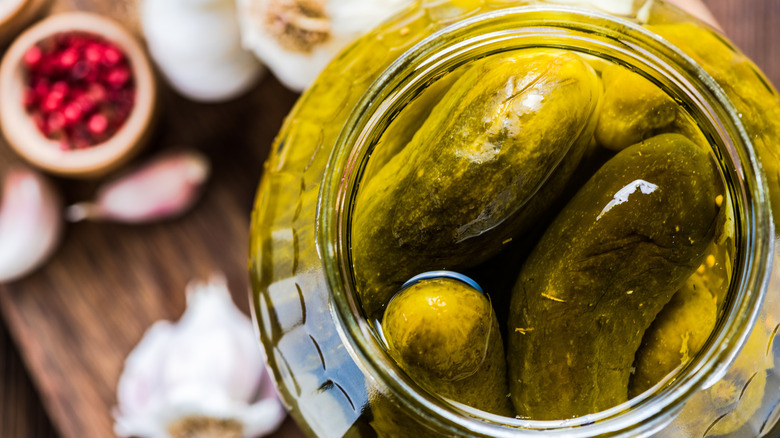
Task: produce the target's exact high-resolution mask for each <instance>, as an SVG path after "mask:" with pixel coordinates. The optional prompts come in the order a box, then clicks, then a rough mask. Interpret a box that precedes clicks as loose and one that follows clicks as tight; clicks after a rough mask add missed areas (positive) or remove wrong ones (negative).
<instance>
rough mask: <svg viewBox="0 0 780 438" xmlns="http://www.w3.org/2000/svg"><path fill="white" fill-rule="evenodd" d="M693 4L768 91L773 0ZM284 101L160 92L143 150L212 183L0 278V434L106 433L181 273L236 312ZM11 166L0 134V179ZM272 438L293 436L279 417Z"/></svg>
mask: <svg viewBox="0 0 780 438" xmlns="http://www.w3.org/2000/svg"><path fill="white" fill-rule="evenodd" d="M705 2H706V3H707V4H708V5H709V6H710V8H711V9H712V11H713V13H714V15H715V16H716V17H717V19H718V20H719V21H720V23H721V25H722V26H723V28H724V30H725V32H726V33H727V34H728V35H730V36H731V38H732V39H733V40H734V42H735V43H736V44H737V46H739V47H740V48H742V49H743V50H744V51H745V52H746V53H747V54H748V55H749V56H750V57H751V58H753V59H754V60H755V61H756V62H757V63H758V65H759V66H760V67H761V68H762V69H763V70H764V72H765V73H766V74H767V76H768V77H769V79H770V80H771V81H772V82H773V83H774V84H775V85H780V48H778V43H780V1H777V0H705ZM128 4H132V2H131V1H129V0H122V1H117V0H57V1H56V6H55V9H56V10H63V9H87V10H95V11H98V12H102V13H105V14H108V15H113V16H115V17H123V16H126V14H127V5H128ZM296 97H297V96H296V95H295V94H293V93H291V92H289V91H287V90H285V89H284V88H283V87H282V86H281V85H279V83H278V82H277V81H276V80H275V79H273V78H272V77H270V76H268V77H266V78H265V79H264V80H263V81H262V82H261V83H260V84H259V86H258V87H257V88H256V89H255V90H253V91H252V92H250V93H249V94H248V95H247V96H244V97H242V98H240V99H238V100H237V101H234V102H230V103H226V104H218V105H200V104H195V103H191V102H188V101H186V100H184V99H183V98H181V97H178V96H177V95H175V94H174V93H172V92H170V91H169V90H165V89H164V90H163V93H162V100H163V102H164V104H165V108H166V109H168V110H171V109H174V108H175V111H164V112H163V113H164V120H163V121H162V122H163V123H162V124H161V126H162V128H161V129H160V130H159V133H158V135H157V138H155V140H154V142H153V143H152V146H151V147H150V148H149V152H148V153H147V155H148V154H151V153H154V152H155V151H159V150H162V149H166V148H169V147H172V146H178V145H184V146H188V147H193V148H197V149H200V150H202V151H204V152H206V153H207V154H208V155H209V156H210V157H211V158H212V160H213V164H214V175H213V180H212V182H211V184H210V185H209V186H208V188H207V190H206V192H205V193H204V198H203V199H202V201H201V202H200V203H199V204H198V205H197V207H196V208H195V210H194V211H193V212H192V213H191V214H189V215H187V216H185V217H184V218H182V219H180V220H177V221H174V222H171V223H164V224H156V225H148V226H142V227H130V226H122V225H112V224H91V223H84V224H77V225H75V226H70V227H69V228H68V230H67V232H66V234H65V238H64V242H63V245H62V246H61V247H60V249H59V250H58V252H57V254H56V255H55V257H54V259H53V260H52V262H51V263H49V264H48V265H47V266H46V268H45V269H44V270H42V271H41V272H39V273H37V274H36V275H34V276H31V277H29V278H27V279H24V280H22V281H19V282H16V283H13V284H10V285H7V286H0V315H2V319H3V324H0V437H2V438H16V437H31V438H44V437H45V438H48V437H55V436H62V437H67V438H76V437H79V438H81V437H107V436H112V432H111V431H112V420H111V416H110V409H111V407H112V406H113V405H114V404H115V403H116V401H115V392H116V381H117V378H118V376H119V373H120V372H121V366H122V363H123V360H124V358H125V356H126V355H127V353H128V352H129V350H130V349H131V348H132V346H133V345H135V343H136V342H137V341H138V340H139V339H140V337H141V335H142V334H143V332H144V330H145V329H146V328H147V327H148V326H149V325H150V324H151V323H152V322H154V321H156V320H158V319H176V318H178V317H179V315H180V314H181V312H182V311H183V309H184V294H183V291H184V287H185V285H186V283H187V281H189V280H190V279H192V278H194V277H204V276H207V275H208V274H209V273H211V272H212V271H215V270H219V271H223V272H225V273H226V275H227V277H228V280H229V283H230V286H231V289H232V291H233V293H234V299H235V300H236V302H237V303H238V305H239V306H240V307H241V308H242V309H243V310H245V311H246V310H248V309H247V307H248V301H247V299H246V291H247V275H246V272H245V266H246V252H247V249H246V246H247V237H248V231H247V229H248V225H249V219H248V218H249V212H250V209H251V206H252V199H253V195H254V190H255V186H256V184H257V181H258V179H259V177H260V174H261V172H262V162H263V160H264V159H265V157H266V156H267V154H268V149H269V147H270V144H271V141H272V139H273V136H274V135H275V133H276V131H277V130H278V128H279V126H280V124H281V122H282V119H283V117H284V115H285V114H286V113H287V111H288V110H289V109H290V108H291V106H292V104H293V103H294V101H295V99H296ZM16 161H17V159H16V157H14V156H13V154H12V153H11V152H10V151H9V150H8V148H7V145H6V144H5V143H4V142H3V140H2V139H0V174H1V173H2V172H3V171H4V169H6V168H7V167H8V166H10V165H11V164H13V163H15V162H16ZM58 183H60V184H61V186H62V187H63V192H64V193H65V196H66V198H67V200H68V201H77V200H82V199H85V198H88V197H90V196H91V195H92V194H93V193H94V190H95V187H96V183H85V182H72V181H64V180H63V181H58ZM172 260H173V261H175V262H173V263H172V262H171V261H172ZM74 272H78V277H77V278H74V275H73V274H74ZM72 321H80V323H79V324H78V325H77V326H74V325H73V324H72V323H71V322H72ZM47 414H48V415H47ZM49 418H51V421H50V420H49ZM277 436H279V437H292V436H299V431H297V429H296V427H295V426H294V424H292V423H291V422H290V421H288V422H287V423H285V425H284V426H283V428H282V430H281V431H280V432H279V433H278V434H277Z"/></svg>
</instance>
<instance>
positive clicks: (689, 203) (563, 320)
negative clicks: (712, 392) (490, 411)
mask: <svg viewBox="0 0 780 438" xmlns="http://www.w3.org/2000/svg"><path fill="white" fill-rule="evenodd" d="M722 194H723V187H722V184H721V181H720V179H719V175H718V173H717V171H716V169H715V167H714V163H713V162H712V159H711V158H710V156H709V154H708V153H707V152H705V151H704V150H702V149H700V148H699V147H697V146H696V145H695V144H694V143H692V142H691V141H690V140H688V139H687V138H685V137H683V136H681V135H678V134H663V135H660V136H657V137H653V138H651V139H648V140H646V141H643V142H641V143H638V144H636V145H634V146H631V147H628V148H626V149H624V150H623V151H621V152H620V153H618V154H617V155H616V156H615V157H614V158H612V159H611V160H610V161H609V162H607V163H606V164H605V165H604V166H603V167H602V168H601V169H599V171H597V172H596V174H595V175H594V176H593V177H592V178H591V179H590V180H589V181H588V182H587V183H586V184H585V186H584V187H583V188H582V189H581V190H580V191H579V192H578V193H577V194H576V195H575V197H574V198H573V199H572V200H571V201H570V202H569V203H568V204H567V206H566V207H565V209H564V210H563V211H562V212H561V213H560V214H559V215H558V217H557V218H556V220H555V221H554V222H553V223H552V224H551V225H550V227H549V228H548V229H547V231H546V232H545V234H544V236H543V237H542V239H541V241H540V242H539V244H538V245H537V246H536V248H535V249H534V251H533V253H532V254H531V255H530V256H529V259H528V260H527V261H526V263H525V264H524V265H523V267H522V270H521V273H520V276H519V278H518V281H517V283H516V285H515V288H514V291H513V297H512V303H511V308H510V319H509V329H508V330H509V333H508V345H509V347H508V352H507V355H508V358H507V360H508V364H509V367H508V369H509V381H510V390H511V393H512V400H513V402H514V405H515V409H516V410H517V413H518V415H520V416H522V417H528V418H533V419H539V420H557V419H564V418H571V417H576V416H581V415H586V414H591V413H595V412H599V411H602V410H604V409H608V408H611V407H613V406H616V405H618V404H620V403H622V402H625V401H627V400H628V383H629V377H630V372H631V368H632V365H633V362H634V355H635V352H636V351H637V349H638V347H639V345H640V342H641V340H642V336H643V334H644V332H645V330H646V329H647V328H648V327H649V326H650V324H651V323H652V322H653V320H654V318H655V317H656V315H657V314H658V313H659V312H660V311H661V309H662V308H663V307H664V305H666V304H667V303H668V302H669V300H670V299H671V298H672V295H673V294H674V292H675V291H676V290H677V289H679V288H680V286H681V285H682V284H683V283H684V281H685V280H686V279H687V278H688V277H690V276H691V275H692V274H693V273H694V272H695V270H696V268H697V267H698V265H699V264H700V262H701V261H702V260H703V258H704V255H705V250H706V249H707V247H708V246H709V245H710V243H711V242H712V241H713V239H714V236H715V232H716V228H717V223H718V216H719V212H720V210H721V209H720V207H719V206H718V205H717V203H716V197H717V196H722Z"/></svg>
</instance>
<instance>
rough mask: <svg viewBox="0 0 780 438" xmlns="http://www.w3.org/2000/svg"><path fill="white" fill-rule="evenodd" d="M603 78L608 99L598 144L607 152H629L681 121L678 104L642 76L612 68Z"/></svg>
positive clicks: (602, 110)
mask: <svg viewBox="0 0 780 438" xmlns="http://www.w3.org/2000/svg"><path fill="white" fill-rule="evenodd" d="M601 77H602V80H603V81H604V99H603V100H602V102H601V108H600V110H599V119H598V126H597V127H596V140H597V141H598V142H599V144H601V145H602V146H604V147H605V148H607V149H611V150H614V151H619V150H622V149H625V148H626V147H628V146H631V145H632V144H634V143H637V142H639V141H642V140H644V139H646V138H648V137H651V136H652V135H654V134H655V133H657V131H658V130H660V129H661V128H665V127H667V126H669V125H670V124H671V123H672V122H674V121H675V119H676V118H677V111H678V110H677V103H676V102H675V101H674V100H673V99H672V98H671V97H669V96H668V95H667V94H666V93H664V92H663V91H662V90H661V89H660V88H658V87H656V86H655V85H654V84H653V83H652V82H650V81H649V80H647V79H645V78H643V77H642V76H640V75H639V74H637V73H633V72H631V71H629V70H627V69H626V68H624V67H620V66H617V65H611V66H609V67H607V68H605V69H604V71H603V73H602V74H601Z"/></svg>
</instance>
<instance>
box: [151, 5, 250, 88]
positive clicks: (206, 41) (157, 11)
mask: <svg viewBox="0 0 780 438" xmlns="http://www.w3.org/2000/svg"><path fill="white" fill-rule="evenodd" d="M236 13H237V12H236V5H235V2H234V0H165V1H160V0H143V1H142V4H141V24H142V27H143V31H144V35H145V36H146V41H147V44H148V46H149V52H150V53H151V55H152V58H154V61H155V63H156V64H157V65H158V66H159V67H160V70H162V73H163V75H164V76H165V77H166V79H168V82H169V83H170V84H171V85H172V86H173V87H174V88H175V89H176V90H177V91H179V92H180V93H181V94H183V95H185V96H187V97H188V98H190V99H193V100H198V101H223V100H228V99H231V98H233V97H236V96H238V95H240V94H241V93H243V92H245V91H246V90H247V89H249V88H250V87H251V86H252V85H254V84H255V82H257V80H258V79H259V78H260V75H261V73H262V72H263V67H262V65H261V64H260V63H259V62H258V61H257V59H255V57H254V56H252V54H251V53H250V52H248V51H246V50H245V49H244V48H243V47H242V46H241V36H240V33H239V29H238V20H237V18H236Z"/></svg>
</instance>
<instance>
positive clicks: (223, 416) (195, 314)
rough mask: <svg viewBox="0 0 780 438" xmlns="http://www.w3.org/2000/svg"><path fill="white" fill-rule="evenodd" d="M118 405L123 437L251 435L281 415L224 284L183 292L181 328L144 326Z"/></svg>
mask: <svg viewBox="0 0 780 438" xmlns="http://www.w3.org/2000/svg"><path fill="white" fill-rule="evenodd" d="M117 399H118V406H117V408H116V411H115V413H114V418H115V420H116V423H115V426H114V431H115V432H116V434H117V435H119V436H122V437H130V436H138V437H150V438H158V437H159V438H168V437H170V438H179V437H186V436H193V435H192V434H197V433H203V434H204V435H203V436H214V437H235V438H239V437H256V436H260V435H265V434H268V433H271V432H273V431H274V430H276V428H278V426H279V425H280V424H281V421H282V420H283V419H284V417H285V415H286V413H285V411H284V408H283V407H282V405H281V402H280V401H279V399H278V397H277V396H276V392H275V390H274V388H273V383H272V382H271V379H270V376H269V375H268V373H267V372H266V368H265V358H264V356H263V353H262V350H261V349H260V347H259V344H258V342H257V340H256V339H255V335H254V328H253V327H252V323H251V321H250V320H249V319H248V318H247V317H246V316H245V315H244V314H243V313H241V311H239V310H238V309H237V308H236V307H235V305H234V304H233V301H232V300H231V297H230V293H229V292H228V290H227V287H226V284H225V281H224V279H223V278H212V280H211V281H210V283H208V284H200V283H193V284H191V285H190V286H188V290H187V310H186V311H185V312H184V315H182V317H181V319H180V320H179V322H177V323H170V322H168V321H158V322H157V323H155V324H154V325H152V327H151V328H149V330H148V331H147V332H146V334H145V335H144V337H143V339H141V342H139V344H138V345H137V346H136V348H135V349H134V350H133V351H132V352H131V353H130V355H129V356H128V357H127V360H126V362H125V369H124V371H123V372H122V375H121V377H120V379H119V384H118V388H117ZM207 433H208V434H209V435H205V434H207ZM196 436H200V435H196Z"/></svg>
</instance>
